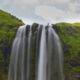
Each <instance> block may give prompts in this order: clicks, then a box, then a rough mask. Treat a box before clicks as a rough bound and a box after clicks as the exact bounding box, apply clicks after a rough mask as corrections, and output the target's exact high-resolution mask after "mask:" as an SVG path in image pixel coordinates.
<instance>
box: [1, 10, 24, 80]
mask: <svg viewBox="0 0 80 80" xmlns="http://www.w3.org/2000/svg"><path fill="white" fill-rule="evenodd" d="M22 24H23V23H22V21H21V20H19V19H17V18H16V17H15V16H12V15H11V14H9V13H6V12H4V11H2V10H0V80H6V79H7V70H8V64H9V56H10V52H11V46H12V42H13V39H14V37H15V34H16V30H17V29H18V27H19V26H20V25H22Z"/></svg>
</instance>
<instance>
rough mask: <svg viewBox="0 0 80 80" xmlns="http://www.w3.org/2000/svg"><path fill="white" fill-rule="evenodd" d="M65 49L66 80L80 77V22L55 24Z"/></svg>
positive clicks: (75, 79) (77, 79) (74, 79)
mask: <svg viewBox="0 0 80 80" xmlns="http://www.w3.org/2000/svg"><path fill="white" fill-rule="evenodd" d="M53 28H54V29H55V30H56V32H57V33H58V35H59V36H60V39H61V41H62V46H63V50H64V73H65V79H66V80H79V79H80V23H73V24H71V23H57V24H54V25H53Z"/></svg>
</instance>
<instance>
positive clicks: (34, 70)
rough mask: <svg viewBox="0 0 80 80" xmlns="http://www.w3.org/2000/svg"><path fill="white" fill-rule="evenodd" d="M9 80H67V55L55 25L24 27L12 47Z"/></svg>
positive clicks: (20, 29)
mask: <svg viewBox="0 0 80 80" xmlns="http://www.w3.org/2000/svg"><path fill="white" fill-rule="evenodd" d="M8 80H64V76H63V55H62V48H61V43H60V40H59V37H58V35H57V34H56V32H55V30H54V29H53V28H52V27H51V26H43V25H38V26H30V25H27V26H21V27H20V28H19V29H18V31H17V34H16V37H15V40H14V42H13V46H12V53H11V59H10V66H9V76H8Z"/></svg>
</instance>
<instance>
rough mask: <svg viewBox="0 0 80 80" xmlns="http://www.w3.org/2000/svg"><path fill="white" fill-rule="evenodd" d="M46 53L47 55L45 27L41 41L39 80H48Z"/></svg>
mask: <svg viewBox="0 0 80 80" xmlns="http://www.w3.org/2000/svg"><path fill="white" fill-rule="evenodd" d="M46 53H47V48H46V32H45V27H43V30H42V36H41V41H40V53H39V54H40V55H39V65H38V66H39V67H38V80H46Z"/></svg>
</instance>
